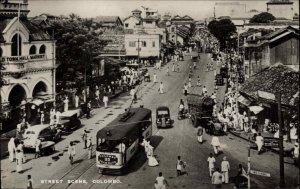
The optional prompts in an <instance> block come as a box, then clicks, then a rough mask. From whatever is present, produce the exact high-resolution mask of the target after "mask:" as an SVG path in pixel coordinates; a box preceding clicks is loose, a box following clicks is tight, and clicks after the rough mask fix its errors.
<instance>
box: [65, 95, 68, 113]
mask: <svg viewBox="0 0 300 189" xmlns="http://www.w3.org/2000/svg"><path fill="white" fill-rule="evenodd" d="M68 109H69V98H68V96H66V98H65V100H64V112H66V111H68Z"/></svg>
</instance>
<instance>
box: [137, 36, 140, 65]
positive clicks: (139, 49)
mask: <svg viewBox="0 0 300 189" xmlns="http://www.w3.org/2000/svg"><path fill="white" fill-rule="evenodd" d="M137 42H138V62H137V63H138V64H139V63H140V38H138V41H137Z"/></svg>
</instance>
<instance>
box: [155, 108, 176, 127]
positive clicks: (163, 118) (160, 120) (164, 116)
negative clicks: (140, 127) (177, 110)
mask: <svg viewBox="0 0 300 189" xmlns="http://www.w3.org/2000/svg"><path fill="white" fill-rule="evenodd" d="M173 122H174V121H173V120H172V119H171V116H170V109H169V108H168V107H167V106H159V107H158V108H156V126H157V127H172V125H173Z"/></svg>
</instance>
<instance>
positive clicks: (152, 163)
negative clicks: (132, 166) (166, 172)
mask: <svg viewBox="0 0 300 189" xmlns="http://www.w3.org/2000/svg"><path fill="white" fill-rule="evenodd" d="M153 149H154V148H153V146H151V145H150V143H148V152H147V158H148V166H150V167H155V166H158V165H159V163H158V161H157V160H156V158H155V157H154V153H153Z"/></svg>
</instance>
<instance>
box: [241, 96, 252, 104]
mask: <svg viewBox="0 0 300 189" xmlns="http://www.w3.org/2000/svg"><path fill="white" fill-rule="evenodd" d="M238 102H240V103H241V104H244V105H245V106H249V105H250V104H251V102H250V100H248V99H247V98H245V97H244V96H242V95H240V96H239V97H238Z"/></svg>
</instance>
